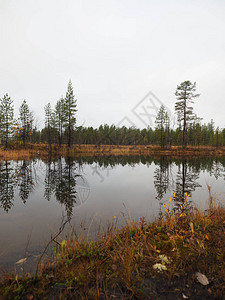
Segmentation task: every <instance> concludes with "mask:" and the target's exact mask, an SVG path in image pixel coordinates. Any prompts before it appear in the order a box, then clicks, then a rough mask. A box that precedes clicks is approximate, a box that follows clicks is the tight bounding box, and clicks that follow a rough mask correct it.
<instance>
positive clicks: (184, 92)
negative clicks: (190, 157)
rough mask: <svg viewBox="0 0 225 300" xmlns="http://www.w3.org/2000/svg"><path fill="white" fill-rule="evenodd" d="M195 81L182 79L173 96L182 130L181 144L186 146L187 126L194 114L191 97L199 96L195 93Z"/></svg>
mask: <svg viewBox="0 0 225 300" xmlns="http://www.w3.org/2000/svg"><path fill="white" fill-rule="evenodd" d="M195 91H196V83H195V82H194V83H191V82H190V81H184V82H182V83H181V84H180V85H178V86H177V89H176V92H175V96H176V97H177V102H176V103H175V111H176V113H177V120H178V123H179V124H180V126H181V128H182V132H183V136H182V146H183V148H186V146H187V128H188V125H189V124H191V122H192V120H193V117H194V114H193V107H191V106H190V104H191V103H194V101H193V99H194V98H196V97H199V94H195V93H194V92H195Z"/></svg>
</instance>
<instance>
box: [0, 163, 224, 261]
mask: <svg viewBox="0 0 225 300" xmlns="http://www.w3.org/2000/svg"><path fill="white" fill-rule="evenodd" d="M95 166H96V164H92V165H88V164H84V165H83V166H82V172H81V174H82V175H83V178H84V182H83V181H82V180H81V178H79V177H78V178H79V179H78V180H77V183H78V188H80V190H79V193H80V195H81V194H82V193H83V196H82V197H84V198H82V199H85V200H84V201H81V205H79V206H76V205H75V206H74V209H73V217H72V220H71V225H72V226H74V228H75V229H76V228H77V229H80V224H81V223H82V222H86V224H91V228H90V229H89V231H90V232H89V233H91V232H92V231H93V230H95V228H96V224H97V225H98V224H99V223H100V221H101V222H102V224H106V223H107V222H108V223H110V222H111V221H112V220H114V222H117V224H118V225H122V224H124V223H125V219H127V218H129V217H131V218H132V219H136V220H137V219H138V218H139V217H141V216H145V217H146V218H147V219H151V220H152V219H154V218H155V217H157V216H158V213H159V202H158V201H157V200H155V197H156V190H155V187H154V178H153V176H154V171H155V165H154V163H152V164H151V165H150V166H147V165H143V164H141V163H139V164H136V165H135V166H134V165H133V166H129V165H126V166H124V167H123V166H121V165H117V166H115V167H113V168H111V167H108V168H107V169H104V168H97V171H98V173H96V172H93V169H94V167H95ZM43 170H45V166H44V163H43V162H40V161H39V162H38V164H37V176H38V184H37V185H36V186H35V189H34V191H33V192H32V194H31V195H30V196H29V198H28V200H27V203H26V204H23V202H22V200H21V199H20V198H19V197H18V191H17V190H16V192H15V200H14V206H13V207H12V209H11V210H9V212H8V213H6V212H4V211H3V210H2V209H1V210H0V239H1V244H0V264H1V263H3V262H4V261H7V262H8V263H13V262H15V261H17V260H19V259H20V258H22V257H23V255H24V250H25V246H26V242H27V238H28V236H29V234H31V240H30V243H29V249H30V251H32V250H34V249H37V248H39V249H40V247H43V245H45V244H46V243H47V242H48V241H49V240H50V238H51V234H54V233H55V232H57V230H58V228H59V226H60V222H61V219H62V213H63V212H64V206H63V205H61V204H60V203H59V202H58V201H56V200H55V198H54V196H52V197H51V199H50V201H47V200H46V199H45V198H44V176H45V174H44V172H43ZM176 171H177V166H175V164H173V168H172V172H171V173H172V174H173V177H174V180H175V179H176ZM198 182H199V183H200V184H201V185H202V187H200V188H197V189H196V191H195V192H193V196H192V200H193V202H195V203H196V204H197V205H198V206H200V207H202V208H203V209H204V208H206V205H207V201H208V190H207V185H206V184H209V185H211V186H212V193H213V191H215V192H217V193H218V194H220V195H219V196H220V199H221V200H223V199H224V193H225V189H224V187H225V184H224V180H223V177H220V178H219V179H218V180H216V179H215V177H214V176H213V175H212V176H210V175H209V173H207V172H201V173H200V177H199V179H198ZM83 189H84V190H83ZM170 192H171V188H170V189H169V190H168V191H167V193H166V194H165V195H164V198H163V199H162V201H163V202H164V203H168V199H169V197H170ZM85 197H86V198H85ZM64 214H65V212H64ZM123 215H125V218H124V216H123ZM114 216H116V218H114ZM3 252H4V253H3Z"/></svg>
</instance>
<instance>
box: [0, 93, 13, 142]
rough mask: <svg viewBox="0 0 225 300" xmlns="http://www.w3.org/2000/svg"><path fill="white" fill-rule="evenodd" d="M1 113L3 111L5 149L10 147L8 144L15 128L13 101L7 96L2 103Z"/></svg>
mask: <svg viewBox="0 0 225 300" xmlns="http://www.w3.org/2000/svg"><path fill="white" fill-rule="evenodd" d="M0 111H1V128H0V130H1V134H0V135H1V140H2V141H3V142H4V144H5V148H7V147H8V142H9V138H10V135H11V134H12V128H13V116H14V108H13V100H12V99H11V98H10V97H9V96H8V94H5V95H4V96H3V98H2V99H1V102H0Z"/></svg>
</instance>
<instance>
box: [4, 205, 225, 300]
mask: <svg viewBox="0 0 225 300" xmlns="http://www.w3.org/2000/svg"><path fill="white" fill-rule="evenodd" d="M181 214H182V216H181ZM197 272H200V273H202V274H204V275H205V276H207V279H208V280H209V284H208V285H206V286H203V285H202V284H200V283H199V282H198V281H197V280H196V273H197ZM224 294H225V208H224V207H223V206H222V205H219V204H217V205H216V204H215V203H214V204H212V205H210V207H209V209H208V210H206V211H200V210H197V209H193V210H192V211H191V212H190V211H187V212H186V213H185V214H184V213H183V211H182V212H181V211H177V212H173V210H171V212H170V213H165V215H164V217H163V218H161V219H160V220H156V221H154V222H150V223H149V222H148V221H147V220H146V219H145V218H144V217H141V218H140V220H139V221H138V222H134V221H131V220H128V221H127V224H126V225H125V226H124V227H123V228H120V229H117V228H116V226H115V225H111V226H110V227H108V229H107V230H106V231H105V232H104V233H102V231H101V230H99V233H98V235H97V238H96V239H94V240H88V239H86V238H85V234H84V232H82V233H81V234H80V235H79V236H78V235H77V234H76V233H75V232H74V231H73V232H72V233H71V235H70V237H69V238H68V239H66V240H61V241H60V242H59V241H58V242H57V245H55V256H54V259H53V260H47V261H45V263H44V264H42V265H41V266H40V269H39V273H38V274H37V275H36V276H35V275H31V274H27V275H23V276H22V277H18V276H17V275H15V274H14V275H9V273H5V274H4V276H2V283H1V285H0V295H3V296H2V297H3V299H13V298H14V297H15V299H20V297H21V298H22V299H26V297H27V295H32V296H33V297H34V299H36V298H41V299H60V297H61V299H70V298H72V299H100V298H102V299H112V298H117V299H131V298H134V299H158V298H160V299H180V298H183V297H184V296H183V295H185V296H186V297H189V299H208V298H209V299H210V298H212V299H222V297H223V295H224Z"/></svg>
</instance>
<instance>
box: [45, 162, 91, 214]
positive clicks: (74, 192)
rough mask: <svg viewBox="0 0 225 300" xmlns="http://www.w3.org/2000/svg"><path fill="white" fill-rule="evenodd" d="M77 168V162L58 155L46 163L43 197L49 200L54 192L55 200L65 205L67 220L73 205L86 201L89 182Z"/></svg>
mask: <svg viewBox="0 0 225 300" xmlns="http://www.w3.org/2000/svg"><path fill="white" fill-rule="evenodd" d="M77 169H78V167H77V162H76V161H75V160H73V159H72V158H70V157H69V158H67V159H65V160H64V159H63V158H62V157H60V158H58V159H57V160H56V161H54V162H51V161H49V162H47V163H46V176H45V193H44V197H45V198H46V199H47V200H48V201H49V200H50V198H51V196H52V195H53V194H54V196H55V198H56V200H57V201H59V202H60V203H61V204H63V205H64V206H65V210H66V212H67V217H68V219H69V220H70V219H71V217H72V212H73V207H74V206H79V205H80V204H81V203H82V202H84V201H86V199H87V197H88V195H89V184H88V182H87V180H85V178H84V177H83V176H82V175H80V174H79V173H78V172H77ZM82 191H85V192H86V195H84V193H82Z"/></svg>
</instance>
